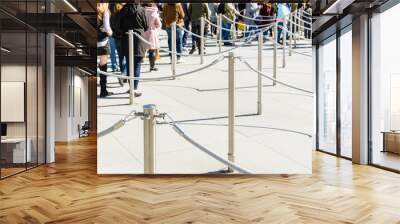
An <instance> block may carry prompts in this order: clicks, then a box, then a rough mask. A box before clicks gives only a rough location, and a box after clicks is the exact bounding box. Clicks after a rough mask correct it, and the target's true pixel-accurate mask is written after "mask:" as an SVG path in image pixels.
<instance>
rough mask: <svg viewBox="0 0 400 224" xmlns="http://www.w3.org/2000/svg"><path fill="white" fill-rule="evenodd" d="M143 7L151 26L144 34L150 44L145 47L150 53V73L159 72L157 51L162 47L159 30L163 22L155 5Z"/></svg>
mask: <svg viewBox="0 0 400 224" xmlns="http://www.w3.org/2000/svg"><path fill="white" fill-rule="evenodd" d="M143 6H144V10H145V12H146V18H147V23H148V24H149V29H148V30H147V31H146V32H144V39H146V41H147V42H149V43H145V45H146V49H147V51H148V52H149V62H150V71H157V70H158V69H157V68H156V67H155V64H156V51H157V49H158V48H159V47H160V45H159V40H158V29H159V28H160V27H161V20H160V16H159V14H158V8H157V6H156V5H155V4H154V3H145V4H143Z"/></svg>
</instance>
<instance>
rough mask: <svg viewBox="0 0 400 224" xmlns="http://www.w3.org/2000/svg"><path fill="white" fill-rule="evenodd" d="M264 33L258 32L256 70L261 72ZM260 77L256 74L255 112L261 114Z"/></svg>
mask: <svg viewBox="0 0 400 224" xmlns="http://www.w3.org/2000/svg"><path fill="white" fill-rule="evenodd" d="M263 39H264V34H263V33H262V32H260V33H259V34H258V63H257V65H258V71H260V72H262V50H263V49H262V48H263V45H264V43H263V41H264V40H263ZM262 85H263V84H262V77H261V74H258V80H257V114H258V115H261V113H262Z"/></svg>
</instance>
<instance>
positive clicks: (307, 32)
mask: <svg viewBox="0 0 400 224" xmlns="http://www.w3.org/2000/svg"><path fill="white" fill-rule="evenodd" d="M304 11H305V12H307V13H308V14H310V15H311V13H312V8H311V5H310V4H309V3H307V4H306V7H305V9H304ZM302 19H303V20H304V21H305V22H304V27H305V29H304V37H305V38H307V39H311V23H312V20H311V16H308V15H306V14H305V13H303V18H302Z"/></svg>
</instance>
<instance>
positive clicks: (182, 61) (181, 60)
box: [176, 58, 185, 64]
mask: <svg viewBox="0 0 400 224" xmlns="http://www.w3.org/2000/svg"><path fill="white" fill-rule="evenodd" d="M176 63H178V64H182V63H185V61H184V60H183V59H181V58H178V60H176Z"/></svg>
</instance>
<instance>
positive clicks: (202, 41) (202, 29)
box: [199, 17, 205, 64]
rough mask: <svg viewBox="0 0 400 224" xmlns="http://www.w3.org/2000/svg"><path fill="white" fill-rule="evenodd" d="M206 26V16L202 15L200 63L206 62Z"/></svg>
mask: <svg viewBox="0 0 400 224" xmlns="http://www.w3.org/2000/svg"><path fill="white" fill-rule="evenodd" d="M204 26H205V23H204V17H200V36H201V38H200V49H199V52H200V64H203V63H204V41H205V39H204V28H205V27H204Z"/></svg>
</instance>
